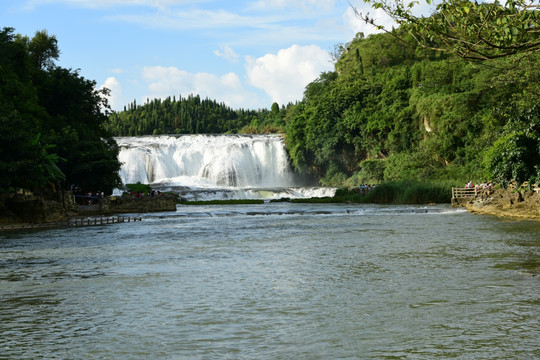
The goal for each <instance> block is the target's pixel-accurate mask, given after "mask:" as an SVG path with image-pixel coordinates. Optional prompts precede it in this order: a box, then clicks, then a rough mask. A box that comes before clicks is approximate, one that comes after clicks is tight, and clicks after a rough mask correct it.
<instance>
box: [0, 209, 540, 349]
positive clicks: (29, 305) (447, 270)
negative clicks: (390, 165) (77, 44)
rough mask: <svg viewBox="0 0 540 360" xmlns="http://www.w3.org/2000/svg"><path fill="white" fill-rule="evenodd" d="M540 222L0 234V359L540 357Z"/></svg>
mask: <svg viewBox="0 0 540 360" xmlns="http://www.w3.org/2000/svg"><path fill="white" fill-rule="evenodd" d="M539 230H540V225H539V224H538V223H534V222H511V221H503V220H499V219H496V218H492V217H487V216H474V215H470V214H467V213H464V212H461V211H455V210H452V209H450V208H449V207H446V206H435V207H418V206H416V207H411V206H401V207H400V206H368V205H359V206H352V205H302V204H286V203H285V204H266V205H253V206H219V207H204V206H196V207H192V206H183V207H179V208H178V211H177V212H176V213H162V214H146V215H145V217H144V219H143V221H142V222H139V223H130V224H113V225H105V226H101V227H88V228H74V229H57V230H48V231H40V232H22V233H12V234H1V235H0V359H31V358H57V359H80V358H84V359H124V358H127V359H148V358H152V359H214V358H226V359H253V358H256V359H335V358H347V359H448V358H459V359H494V358H498V359H531V358H540V350H539V347H538V339H539V338H540V327H539V325H538V324H539V320H540V319H539V305H540V291H539V290H540V283H539V280H540V279H539V265H540V255H539V254H540V251H539V249H540V236H539V234H540V231H539Z"/></svg>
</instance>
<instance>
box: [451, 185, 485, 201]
mask: <svg viewBox="0 0 540 360" xmlns="http://www.w3.org/2000/svg"><path fill="white" fill-rule="evenodd" d="M480 190H482V189H477V188H476V187H473V188H466V187H463V188H452V198H453V199H456V198H468V197H476V196H478V192H479V191H480Z"/></svg>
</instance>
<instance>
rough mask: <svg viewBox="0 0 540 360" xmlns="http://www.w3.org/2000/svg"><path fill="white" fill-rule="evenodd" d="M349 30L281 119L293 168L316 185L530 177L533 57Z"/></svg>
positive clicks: (535, 126) (535, 119)
mask: <svg viewBox="0 0 540 360" xmlns="http://www.w3.org/2000/svg"><path fill="white" fill-rule="evenodd" d="M397 35H398V36H396V34H395V33H394V34H382V35H375V36H370V37H368V38H363V37H362V36H361V34H360V35H358V36H357V37H356V38H355V39H354V40H353V41H351V42H350V43H348V44H344V45H343V46H342V47H341V53H340V56H339V60H338V61H337V63H336V66H335V71H334V72H330V73H325V74H322V75H321V76H320V77H319V79H317V80H316V81H315V82H313V83H311V84H309V85H308V86H307V88H306V90H305V93H304V99H303V101H302V102H301V103H299V104H298V105H297V106H295V107H294V108H293V109H291V111H292V115H291V116H290V117H288V118H289V121H288V123H287V137H286V139H287V145H288V149H289V152H290V155H291V159H292V161H293V163H294V165H295V166H296V167H297V168H299V169H308V171H310V172H312V173H314V174H317V175H319V176H321V177H322V181H323V183H326V184H334V185H335V184H341V183H344V182H345V183H346V182H352V183H355V182H356V183H358V182H360V183H362V182H379V181H383V180H395V179H453V180H460V181H465V180H466V179H469V180H473V181H483V180H484V181H487V180H495V181H497V182H501V183H506V182H508V181H510V180H511V179H515V180H517V181H518V182H523V181H526V180H531V181H533V182H534V181H538V176H539V171H540V155H539V154H540V140H539V139H540V106H539V101H538V99H539V98H540V67H539V66H538V64H539V63H540V56H539V54H538V53H531V54H529V56H527V57H522V58H520V59H519V61H517V60H515V59H514V58H512V57H507V58H504V59H501V60H499V61H496V62H490V63H471V62H466V61H463V60H461V59H459V58H458V57H456V56H454V55H451V54H443V53H440V52H435V51H431V52H429V51H428V52H426V51H422V49H420V48H419V47H414V46H411V45H408V44H411V43H414V42H412V41H407V43H408V44H407V43H406V42H403V41H401V39H405V40H410V39H406V38H407V37H408V36H409V35H408V34H407V33H405V32H404V33H401V34H397Z"/></svg>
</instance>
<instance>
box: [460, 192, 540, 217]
mask: <svg viewBox="0 0 540 360" xmlns="http://www.w3.org/2000/svg"><path fill="white" fill-rule="evenodd" d="M452 204H453V205H454V206H464V207H465V208H466V209H467V210H469V211H470V212H472V213H477V214H486V215H495V216H499V217H507V218H513V219H521V220H536V221H540V193H538V192H535V191H533V190H521V191H517V190H512V189H496V190H494V191H492V192H490V193H489V194H486V195H482V196H477V197H476V198H468V199H464V201H461V202H460V201H457V202H454V199H452Z"/></svg>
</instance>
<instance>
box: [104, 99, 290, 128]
mask: <svg viewBox="0 0 540 360" xmlns="http://www.w3.org/2000/svg"><path fill="white" fill-rule="evenodd" d="M288 106H292V104H289V105H288ZM285 110H286V108H284V107H283V108H281V109H280V107H279V105H278V104H277V103H274V104H273V105H272V107H271V109H270V110H268V109H258V110H246V109H237V110H233V109H232V108H230V107H229V106H227V105H226V104H224V103H218V102H217V101H216V100H211V99H208V98H206V99H201V97H200V96H199V95H193V94H191V95H188V96H187V97H182V96H181V95H180V96H178V98H176V96H173V97H172V98H171V97H170V96H169V97H167V98H165V99H163V100H162V99H153V100H150V99H148V100H147V101H146V103H144V104H142V105H138V104H137V102H136V100H134V101H133V102H132V103H130V104H128V105H127V106H125V107H124V110H123V111H120V112H114V113H112V114H111V115H110V116H109V119H108V121H107V124H106V129H107V130H109V131H110V132H111V133H113V134H114V135H116V136H139V135H159V134H223V133H258V132H283V131H285V130H284V129H285V121H284V120H283V117H284V113H285Z"/></svg>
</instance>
